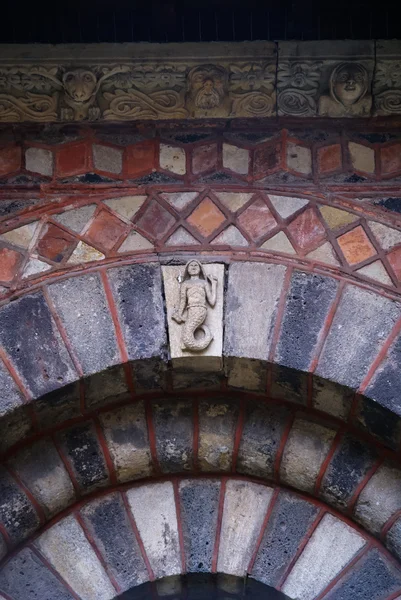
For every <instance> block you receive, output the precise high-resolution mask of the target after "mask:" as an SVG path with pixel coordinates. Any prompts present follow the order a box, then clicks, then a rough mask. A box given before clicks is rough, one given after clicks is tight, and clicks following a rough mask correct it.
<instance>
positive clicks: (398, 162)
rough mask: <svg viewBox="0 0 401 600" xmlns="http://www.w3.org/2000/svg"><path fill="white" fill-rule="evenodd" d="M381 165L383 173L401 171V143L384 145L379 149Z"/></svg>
mask: <svg viewBox="0 0 401 600" xmlns="http://www.w3.org/2000/svg"><path fill="white" fill-rule="evenodd" d="M380 158H381V167H382V173H383V174H384V175H389V174H390V173H398V172H399V171H401V144H393V145H392V146H386V147H384V148H381V150H380Z"/></svg>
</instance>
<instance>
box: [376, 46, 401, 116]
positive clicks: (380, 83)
mask: <svg viewBox="0 0 401 600" xmlns="http://www.w3.org/2000/svg"><path fill="white" fill-rule="evenodd" d="M376 56H377V63H376V73H375V80H374V88H373V91H374V107H375V112H374V114H375V116H391V115H400V114H401V43H400V42H399V41H397V40H391V41H379V42H377V47H376Z"/></svg>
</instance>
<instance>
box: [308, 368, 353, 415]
mask: <svg viewBox="0 0 401 600" xmlns="http://www.w3.org/2000/svg"><path fill="white" fill-rule="evenodd" d="M353 397H354V393H353V391H352V390H349V389H348V388H346V387H343V386H340V385H338V384H337V383H333V382H331V381H328V380H327V379H321V378H320V377H317V376H316V377H314V378H313V392H312V399H313V406H314V407H315V408H316V409H317V410H321V411H323V412H326V413H328V414H329V415H333V416H334V417H337V418H339V419H341V420H343V421H345V420H346V419H347V417H348V415H349V411H350V410H351V402H352V400H353Z"/></svg>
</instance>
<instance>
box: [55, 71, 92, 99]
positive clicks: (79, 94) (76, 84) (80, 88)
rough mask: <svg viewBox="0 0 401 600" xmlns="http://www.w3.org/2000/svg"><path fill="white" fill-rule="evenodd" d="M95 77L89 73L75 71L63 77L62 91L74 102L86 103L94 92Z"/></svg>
mask: <svg viewBox="0 0 401 600" xmlns="http://www.w3.org/2000/svg"><path fill="white" fill-rule="evenodd" d="M96 83H97V81H96V76H95V75H94V74H93V73H91V71H86V70H85V69H76V70H75V71H68V73H65V75H64V77H63V84H64V89H65V91H66V92H67V94H68V95H69V96H70V97H71V98H72V99H73V100H74V101H75V102H87V101H88V100H89V99H90V98H91V97H92V96H93V94H94V92H95V90H96Z"/></svg>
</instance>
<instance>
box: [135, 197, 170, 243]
mask: <svg viewBox="0 0 401 600" xmlns="http://www.w3.org/2000/svg"><path fill="white" fill-rule="evenodd" d="M175 221H176V218H175V217H174V216H173V215H172V214H171V213H169V212H168V210H166V209H165V208H164V206H161V204H159V203H158V202H157V201H156V200H151V202H150V203H149V204H148V206H147V207H146V210H145V212H144V214H143V215H142V216H141V217H140V218H139V219H138V221H137V225H138V227H140V228H141V229H142V230H143V231H144V232H145V233H147V234H148V235H149V236H150V237H151V238H153V239H159V238H161V237H163V236H164V235H165V234H166V233H167V232H168V230H169V229H170V228H171V227H172V226H173V225H174V223H175Z"/></svg>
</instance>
